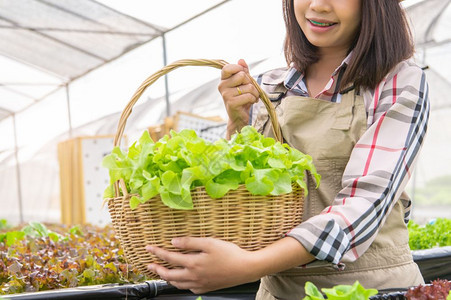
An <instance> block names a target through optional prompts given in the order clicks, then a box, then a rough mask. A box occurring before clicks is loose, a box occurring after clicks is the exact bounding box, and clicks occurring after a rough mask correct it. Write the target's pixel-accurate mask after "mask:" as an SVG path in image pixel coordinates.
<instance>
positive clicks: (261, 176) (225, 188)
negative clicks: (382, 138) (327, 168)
mask: <svg viewBox="0 0 451 300" xmlns="http://www.w3.org/2000/svg"><path fill="white" fill-rule="evenodd" d="M102 166H104V167H105V168H107V169H108V170H109V175H110V184H109V186H108V187H107V188H106V189H105V192H104V198H112V197H113V195H114V188H113V185H114V183H115V182H116V181H118V180H119V179H123V180H124V182H125V183H126V187H127V192H128V193H130V194H132V195H133V196H132V197H131V199H130V207H131V208H132V209H134V208H136V207H137V206H138V205H139V204H141V203H145V202H146V201H149V199H151V198H153V197H155V196H156V195H160V196H161V200H162V201H163V203H164V204H165V205H167V206H169V207H171V208H174V209H192V208H193V203H192V198H191V190H192V189H194V188H195V187H198V186H204V187H205V190H206V192H207V193H208V195H209V196H210V197H212V198H221V197H223V196H224V195H225V194H226V193H228V192H229V191H230V190H235V189H237V188H238V186H239V185H241V184H245V185H246V188H247V189H248V190H249V192H250V193H252V194H254V195H263V196H265V195H275V196H277V195H282V194H286V193H290V192H291V191H292V184H298V185H299V186H300V187H301V188H303V189H304V190H305V193H307V186H306V183H305V180H304V178H305V172H306V171H308V172H310V173H311V174H312V175H313V176H314V178H315V179H316V182H317V185H319V182H320V179H321V176H320V175H319V174H317V172H316V169H315V166H314V165H313V161H312V158H311V157H310V156H309V155H306V154H304V153H302V152H300V151H298V150H296V149H294V148H291V147H289V146H288V145H287V144H281V143H279V142H276V141H275V140H274V139H272V138H267V137H264V136H263V135H261V134H260V133H258V132H257V130H256V129H255V128H253V127H251V126H246V127H244V128H243V129H242V130H241V132H240V133H236V134H234V135H233V136H232V137H231V139H230V140H229V141H227V140H225V139H219V140H218V141H216V142H214V143H211V142H209V141H206V140H204V139H202V138H200V137H198V136H197V134H196V132H195V131H194V130H189V129H185V130H182V131H180V132H175V131H171V132H170V136H168V135H166V136H164V137H163V138H161V139H160V140H158V141H156V142H154V141H153V140H152V139H151V137H150V135H149V132H148V131H147V130H146V131H144V132H143V134H142V135H141V137H140V138H139V140H138V141H136V142H135V143H133V144H132V146H130V148H129V149H128V152H125V151H122V150H121V149H120V148H119V147H115V148H114V149H113V150H112V152H111V153H110V154H108V155H106V156H105V157H104V159H103V161H102Z"/></svg>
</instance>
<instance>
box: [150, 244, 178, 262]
mask: <svg viewBox="0 0 451 300" xmlns="http://www.w3.org/2000/svg"><path fill="white" fill-rule="evenodd" d="M146 250H147V251H149V252H150V253H153V254H155V255H156V256H157V257H158V258H160V259H162V260H164V261H167V262H168V263H170V264H172V265H174V266H184V262H186V254H183V253H179V252H172V251H167V250H164V249H163V248H159V247H155V246H150V245H149V246H146Z"/></svg>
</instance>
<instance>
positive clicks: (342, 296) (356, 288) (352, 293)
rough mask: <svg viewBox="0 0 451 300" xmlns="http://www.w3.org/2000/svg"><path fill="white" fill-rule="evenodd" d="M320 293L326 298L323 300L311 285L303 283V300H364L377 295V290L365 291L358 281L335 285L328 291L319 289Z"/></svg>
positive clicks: (316, 289)
mask: <svg viewBox="0 0 451 300" xmlns="http://www.w3.org/2000/svg"><path fill="white" fill-rule="evenodd" d="M321 291H322V292H323V293H324V294H325V295H326V296H327V298H324V296H323V295H322V294H321V292H320V291H319V290H318V288H317V287H316V286H315V285H314V284H313V283H311V282H309V281H307V282H306V283H305V294H306V295H307V296H306V297H304V299H303V300H321V299H328V300H366V299H369V297H371V296H373V295H376V294H377V290H375V289H365V288H364V287H363V286H362V285H361V284H360V283H359V282H358V281H356V282H354V284H353V285H336V286H334V287H333V288H330V289H326V288H324V289H321Z"/></svg>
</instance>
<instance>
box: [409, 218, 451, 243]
mask: <svg viewBox="0 0 451 300" xmlns="http://www.w3.org/2000/svg"><path fill="white" fill-rule="evenodd" d="M407 227H408V230H409V246H410V249H412V250H420V249H431V248H435V247H444V246H451V219H446V218H437V219H434V220H432V221H431V222H429V223H427V224H426V225H419V224H417V223H415V222H414V221H412V220H410V221H409V224H408V225H407Z"/></svg>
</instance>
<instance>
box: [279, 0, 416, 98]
mask: <svg viewBox="0 0 451 300" xmlns="http://www.w3.org/2000/svg"><path fill="white" fill-rule="evenodd" d="M362 2H363V3H362V11H361V13H362V22H361V26H360V30H359V32H358V34H357V36H356V38H355V40H354V42H353V43H352V45H351V48H350V49H349V52H350V51H351V50H353V55H352V57H351V61H350V62H349V65H348V66H347V68H346V70H345V73H344V75H343V79H342V80H341V83H340V90H343V89H344V88H345V87H347V86H349V85H350V84H354V86H355V87H356V88H360V87H363V88H375V87H376V86H377V84H378V83H379V82H381V81H382V80H383V78H384V77H385V75H387V73H388V72H389V71H390V70H391V69H392V68H393V67H395V66H396V65H397V64H398V63H400V62H401V61H403V60H405V59H407V58H409V57H411V56H412V55H413V51H414V46H413V39H412V35H411V32H410V29H409V25H408V21H407V18H406V15H405V13H404V11H403V9H402V8H401V7H400V5H399V2H398V0H362ZM283 12H284V19H285V26H286V30H287V34H286V37H285V44H284V51H285V59H286V61H287V63H288V64H290V63H294V64H295V66H296V67H297V68H298V69H299V70H300V71H304V70H305V69H306V68H307V66H309V65H310V64H312V63H315V62H316V61H317V60H318V53H317V48H316V47H315V46H313V45H312V44H311V43H310V42H309V41H308V40H307V38H306V37H305V35H304V33H303V32H302V30H301V28H300V27H299V24H298V23H297V20H296V16H295V14H294V8H293V0H283Z"/></svg>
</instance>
